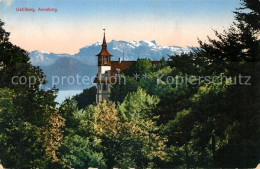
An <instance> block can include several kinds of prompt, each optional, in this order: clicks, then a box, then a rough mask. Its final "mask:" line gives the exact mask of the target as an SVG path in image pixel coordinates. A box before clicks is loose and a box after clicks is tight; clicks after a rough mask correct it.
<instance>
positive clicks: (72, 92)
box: [55, 90, 83, 104]
mask: <svg viewBox="0 0 260 169" xmlns="http://www.w3.org/2000/svg"><path fill="white" fill-rule="evenodd" d="M82 92H83V90H59V92H58V94H57V97H56V99H55V101H56V102H58V103H59V104H61V103H62V102H63V101H64V100H65V99H66V98H69V97H72V96H75V95H77V94H80V93H82Z"/></svg>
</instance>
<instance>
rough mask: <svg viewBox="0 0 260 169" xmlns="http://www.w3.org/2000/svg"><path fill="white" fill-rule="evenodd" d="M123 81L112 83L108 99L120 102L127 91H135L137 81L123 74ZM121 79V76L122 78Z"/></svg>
mask: <svg viewBox="0 0 260 169" xmlns="http://www.w3.org/2000/svg"><path fill="white" fill-rule="evenodd" d="M124 78H125V83H124V82H123V80H122V82H121V83H119V82H118V83H116V84H114V85H112V89H111V95H110V100H112V101H115V102H122V101H123V100H124V98H125V97H126V95H127V94H128V93H129V92H135V91H137V88H138V83H137V82H136V80H134V79H133V78H132V77H129V76H125V77H124ZM122 79H123V78H122Z"/></svg>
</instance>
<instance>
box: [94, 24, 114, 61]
mask: <svg viewBox="0 0 260 169" xmlns="http://www.w3.org/2000/svg"><path fill="white" fill-rule="evenodd" d="M104 31H105V29H104ZM101 46H102V49H101V51H100V52H99V54H97V55H96V56H112V55H111V54H110V53H109V52H108V51H107V42H106V33H105V32H104V37H103V43H102V45H101Z"/></svg>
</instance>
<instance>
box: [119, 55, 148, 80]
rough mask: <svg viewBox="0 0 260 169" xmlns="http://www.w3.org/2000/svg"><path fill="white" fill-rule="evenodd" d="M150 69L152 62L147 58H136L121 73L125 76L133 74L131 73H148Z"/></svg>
mask: <svg viewBox="0 0 260 169" xmlns="http://www.w3.org/2000/svg"><path fill="white" fill-rule="evenodd" d="M151 69H152V62H151V61H150V60H148V59H137V61H136V62H135V63H134V64H133V65H132V66H130V67H129V68H127V69H125V70H124V71H123V73H124V74H125V75H126V76H133V74H136V73H137V74H141V75H143V74H145V73H150V71H151Z"/></svg>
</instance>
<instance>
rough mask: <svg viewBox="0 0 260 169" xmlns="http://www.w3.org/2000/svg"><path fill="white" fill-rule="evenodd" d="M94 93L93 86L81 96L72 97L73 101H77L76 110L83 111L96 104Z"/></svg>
mask: <svg viewBox="0 0 260 169" xmlns="http://www.w3.org/2000/svg"><path fill="white" fill-rule="evenodd" d="M96 93H97V89H96V87H95V86H93V87H90V88H88V89H84V90H83V92H82V93H81V94H78V95H76V96H74V97H73V99H75V100H76V101H77V106H78V108H79V109H83V108H85V107H87V106H88V105H90V104H93V103H95V102H96Z"/></svg>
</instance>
